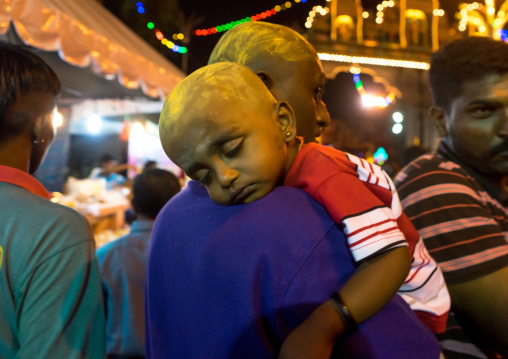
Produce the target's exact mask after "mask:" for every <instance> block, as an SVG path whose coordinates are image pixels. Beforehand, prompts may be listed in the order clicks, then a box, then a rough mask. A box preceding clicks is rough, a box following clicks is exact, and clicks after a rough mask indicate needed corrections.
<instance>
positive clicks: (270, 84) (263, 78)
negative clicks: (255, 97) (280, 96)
mask: <svg viewBox="0 0 508 359" xmlns="http://www.w3.org/2000/svg"><path fill="white" fill-rule="evenodd" d="M256 75H258V77H259V78H260V79H261V81H263V83H264V84H265V86H266V87H267V88H268V90H270V91H271V90H272V87H273V83H274V81H273V77H272V76H270V75H269V74H268V73H266V72H264V71H258V72H256Z"/></svg>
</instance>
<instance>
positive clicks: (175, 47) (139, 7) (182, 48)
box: [132, 0, 187, 54]
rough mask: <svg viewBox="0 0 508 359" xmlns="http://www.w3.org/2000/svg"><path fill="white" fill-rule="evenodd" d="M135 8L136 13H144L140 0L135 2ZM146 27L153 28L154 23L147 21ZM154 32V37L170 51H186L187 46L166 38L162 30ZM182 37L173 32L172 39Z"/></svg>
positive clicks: (183, 52)
mask: <svg viewBox="0 0 508 359" xmlns="http://www.w3.org/2000/svg"><path fill="white" fill-rule="evenodd" d="M132 1H133V2H134V1H136V0H132ZM136 8H137V11H138V13H140V14H144V13H145V8H144V6H143V3H142V2H141V1H137V2H136ZM146 27H147V28H149V29H150V30H154V28H155V24H154V23H153V22H151V21H150V22H149V23H147V24H146ZM154 33H155V37H156V38H157V39H158V40H159V41H160V42H161V43H162V44H163V45H165V46H166V47H167V48H168V49H170V50H171V51H173V52H179V53H181V54H185V53H186V52H187V48H186V47H185V46H180V45H177V44H175V43H174V42H173V41H171V40H168V39H166V37H165V36H164V34H163V33H162V31H160V30H159V29H155V30H154ZM183 38H184V36H183V34H173V40H183Z"/></svg>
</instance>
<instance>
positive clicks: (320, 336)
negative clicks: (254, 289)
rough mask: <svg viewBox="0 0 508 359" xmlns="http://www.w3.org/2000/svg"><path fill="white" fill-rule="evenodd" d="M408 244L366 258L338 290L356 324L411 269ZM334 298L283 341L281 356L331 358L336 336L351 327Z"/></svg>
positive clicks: (382, 302) (371, 312)
mask: <svg viewBox="0 0 508 359" xmlns="http://www.w3.org/2000/svg"><path fill="white" fill-rule="evenodd" d="M410 264H411V260H410V257H409V252H408V250H407V247H398V248H395V249H393V250H391V251H388V252H386V253H384V254H382V255H380V256H378V257H376V258H374V259H373V260H370V261H366V262H364V263H363V264H362V265H361V266H360V267H359V268H358V270H357V271H356V272H355V273H354V275H353V276H352V277H351V278H350V279H349V281H348V282H347V283H346V284H345V285H344V286H343V287H342V289H341V290H340V292H339V295H340V297H341V298H342V300H343V301H344V303H345V304H346V305H347V307H348V308H349V310H350V311H351V314H352V316H353V318H354V320H355V321H356V323H357V324H360V323H362V322H364V321H365V320H367V319H368V318H370V317H371V316H372V315H374V314H376V313H377V312H378V311H379V310H380V309H381V308H383V306H384V305H386V303H388V301H389V300H390V299H391V298H392V297H393V296H394V295H395V294H396V293H397V290H398V289H399V288H400V286H401V285H402V283H403V282H404V280H405V279H406V277H407V274H408V273H409V268H410ZM348 329H349V328H348V324H347V321H346V318H344V317H343V316H342V315H341V314H339V313H338V312H337V309H336V306H335V304H334V303H333V301H332V300H328V301H327V302H325V303H323V304H322V305H321V306H319V307H318V308H317V309H315V310H314V312H312V314H311V315H310V316H309V317H308V318H307V319H306V320H305V321H304V322H303V323H302V324H300V325H299V326H298V327H297V328H295V329H294V330H293V332H291V334H290V335H289V336H288V337H287V338H286V340H285V341H284V343H283V345H282V349H281V352H280V356H279V357H280V358H321V357H322V358H329V357H330V354H331V351H332V349H333V345H334V343H335V339H336V338H337V337H339V336H340V335H342V334H344V333H345V332H347V330H348Z"/></svg>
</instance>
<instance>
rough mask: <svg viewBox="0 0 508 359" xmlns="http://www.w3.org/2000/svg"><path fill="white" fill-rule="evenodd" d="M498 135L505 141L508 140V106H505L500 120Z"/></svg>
mask: <svg viewBox="0 0 508 359" xmlns="http://www.w3.org/2000/svg"><path fill="white" fill-rule="evenodd" d="M499 121H500V123H499V127H498V131H497V135H498V136H499V137H501V138H503V139H505V140H506V139H508V106H505V109H504V111H503V115H502V117H501V118H500V119H499Z"/></svg>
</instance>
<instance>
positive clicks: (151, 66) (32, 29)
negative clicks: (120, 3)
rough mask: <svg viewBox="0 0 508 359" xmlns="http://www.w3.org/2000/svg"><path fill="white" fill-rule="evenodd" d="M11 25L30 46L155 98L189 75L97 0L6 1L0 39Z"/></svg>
mask: <svg viewBox="0 0 508 359" xmlns="http://www.w3.org/2000/svg"><path fill="white" fill-rule="evenodd" d="M11 24H12V26H13V27H14V29H15V31H16V34H17V35H18V36H19V38H20V39H21V41H22V42H23V43H24V44H26V45H30V46H33V47H35V48H38V49H42V50H44V51H49V52H51V51H53V52H55V51H57V52H58V54H59V57H60V58H61V59H62V60H64V61H65V62H67V63H69V64H71V65H74V66H78V67H88V68H90V69H91V70H92V71H93V73H95V74H96V75H99V76H101V77H103V78H105V79H108V80H113V79H115V78H116V79H117V80H118V82H119V83H120V84H121V85H122V86H123V87H125V88H127V89H132V90H135V89H141V90H142V92H143V94H144V95H146V96H148V97H150V98H153V99H164V98H165V97H166V96H167V95H168V94H169V92H170V91H171V89H172V88H173V87H174V86H175V85H176V84H177V83H178V82H179V81H180V80H181V79H182V78H183V77H184V76H185V74H184V73H183V72H182V71H181V70H180V69H178V67H176V66H175V65H174V64H172V63H171V62H170V61H168V60H167V59H166V58H164V57H163V56H162V55H161V54H160V53H159V52H157V51H156V50H155V49H153V48H152V47H151V46H150V45H148V44H147V43H146V42H145V41H144V40H142V39H141V38H140V37H139V36H138V35H137V34H136V33H134V32H133V31H132V30H131V29H129V28H128V27H127V26H126V25H125V24H124V23H122V22H121V21H120V20H118V18H116V17H115V16H114V15H112V14H111V13H110V12H109V11H108V10H106V9H105V8H104V7H103V6H102V5H101V4H99V3H98V2H96V1H94V0H2V1H1V2H0V35H5V34H7V32H8V31H9V28H11ZM61 77H62V76H61Z"/></svg>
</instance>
